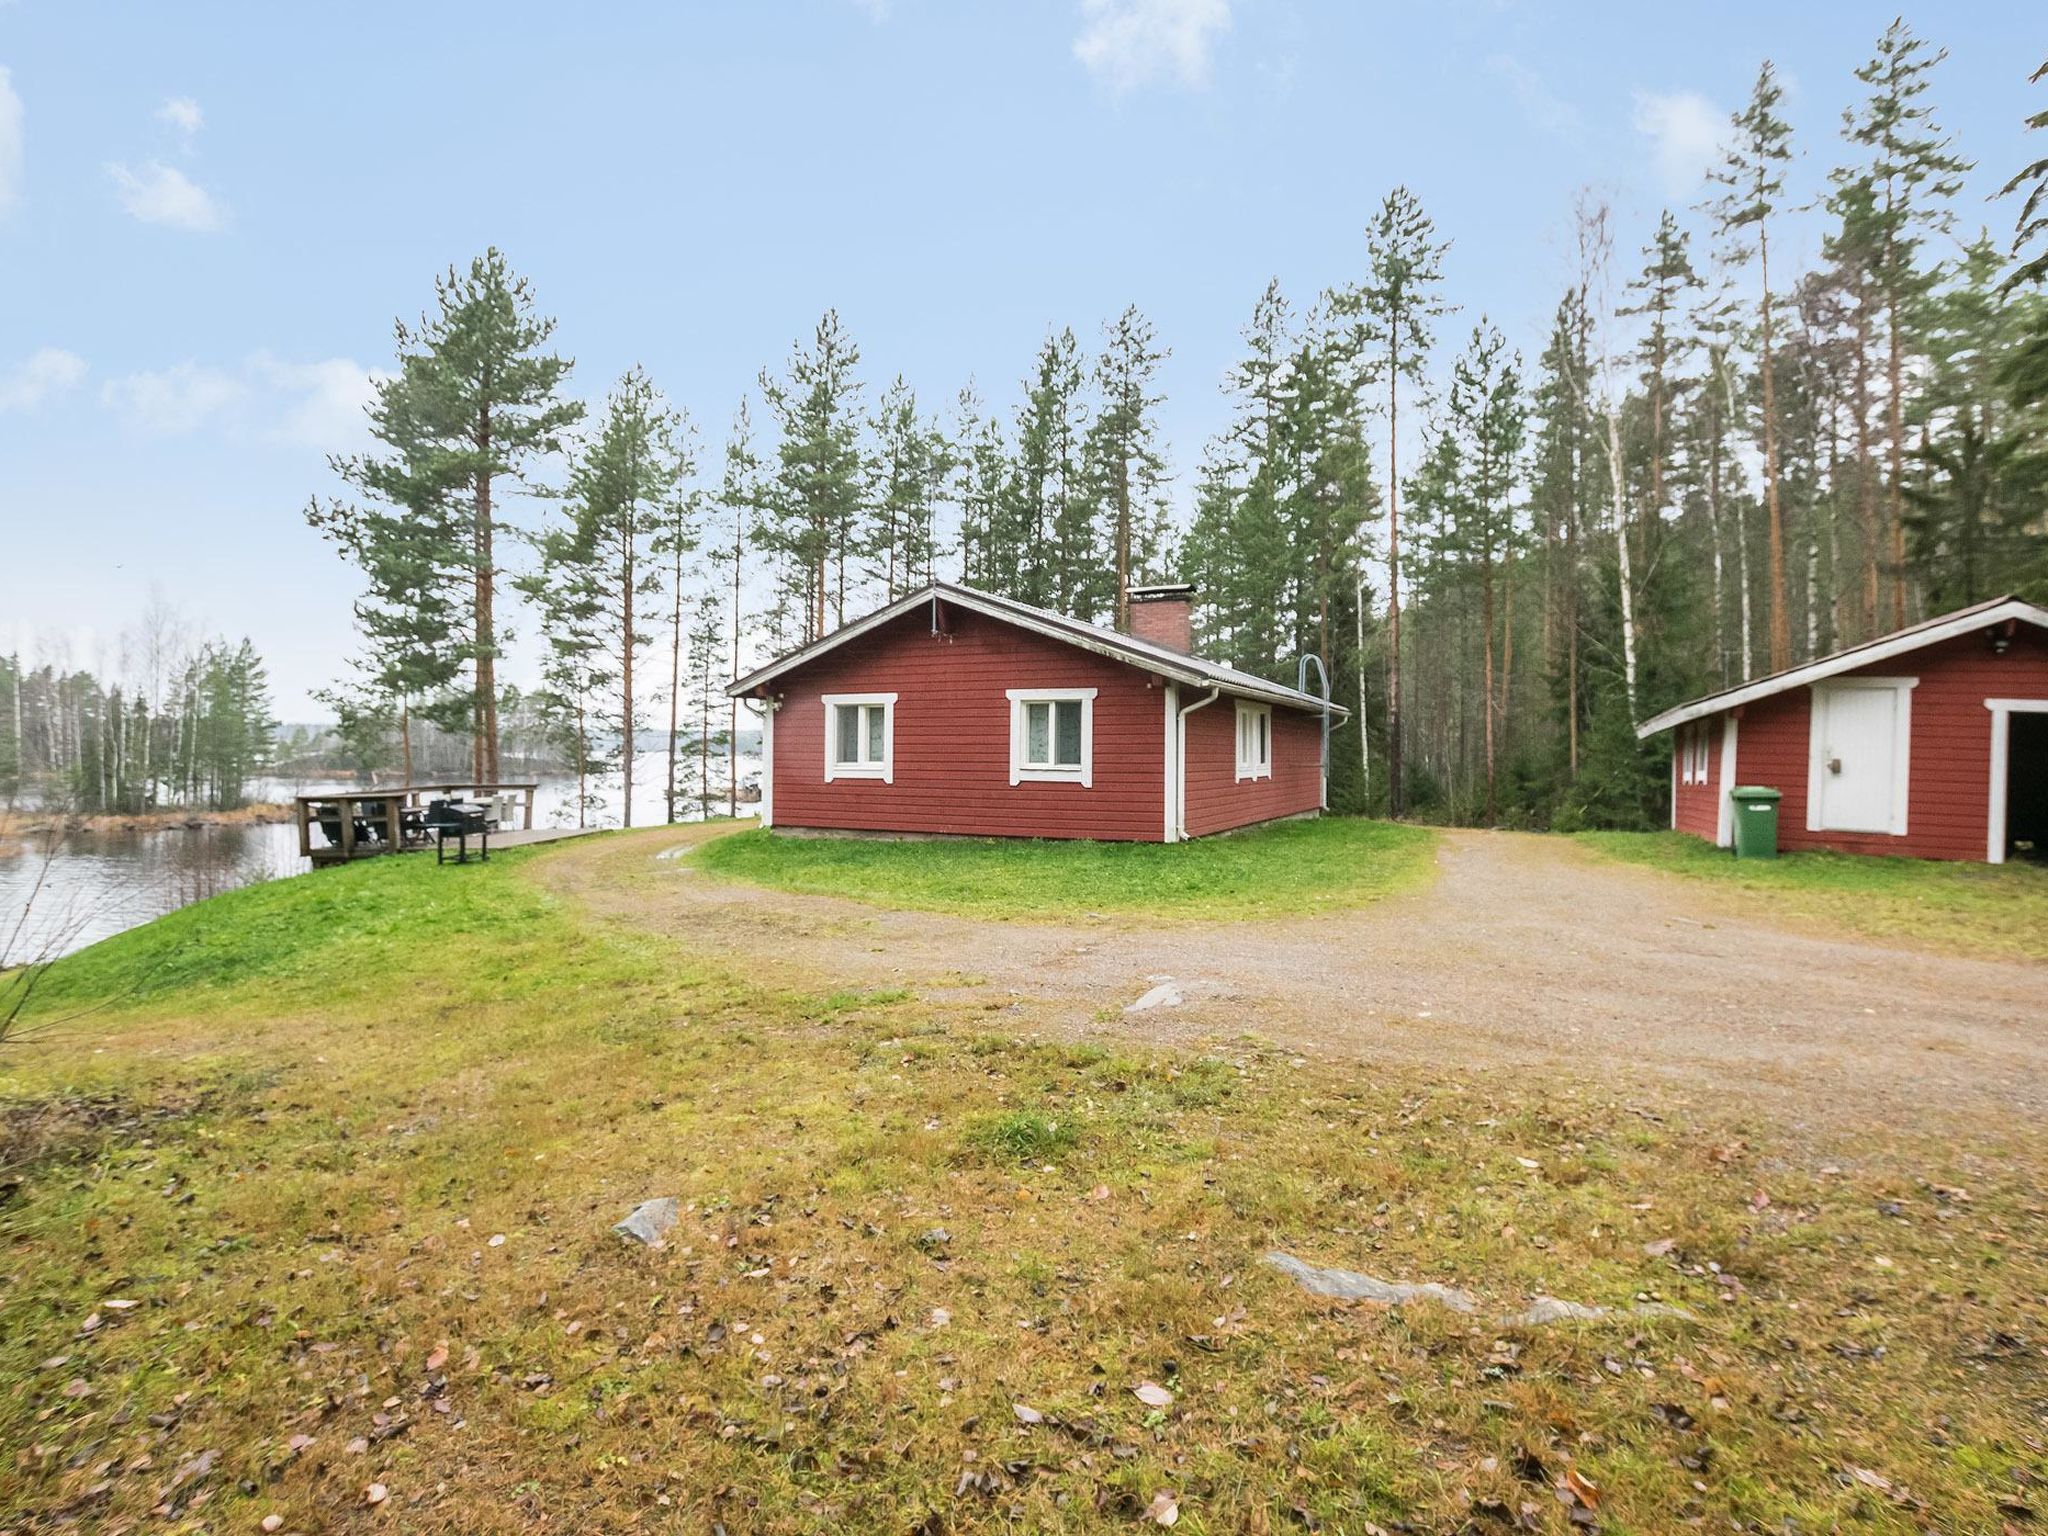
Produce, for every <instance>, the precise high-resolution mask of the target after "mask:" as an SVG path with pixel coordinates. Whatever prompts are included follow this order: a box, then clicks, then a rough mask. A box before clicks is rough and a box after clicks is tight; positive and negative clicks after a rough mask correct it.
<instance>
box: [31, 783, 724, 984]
mask: <svg viewBox="0 0 2048 1536" xmlns="http://www.w3.org/2000/svg"><path fill="white" fill-rule="evenodd" d="M759 770H760V763H759V760H758V759H753V760H750V759H748V758H746V757H742V758H741V759H740V777H741V782H742V783H744V782H746V780H747V779H748V778H749V776H751V775H755V774H758V772H759ZM714 771H715V769H714ZM667 773H668V754H667V753H666V752H644V753H642V754H641V755H640V756H639V757H638V758H636V759H635V760H634V767H633V777H634V784H633V825H634V826H636V827H640V826H658V825H659V824H660V823H661V822H663V821H665V820H666V819H667V810H666V807H665V806H664V805H663V803H662V786H663V784H664V783H665V782H666V778H667ZM689 782H691V781H686V787H687V786H688V783H689ZM334 787H337V786H333V785H326V784H317V783H290V782H279V781H267V780H266V781H258V782H257V783H255V784H253V785H251V786H250V798H251V799H252V800H277V801H289V800H290V799H291V798H292V797H293V796H294V795H302V794H316V793H318V792H319V791H320V790H322V789H329V788H334ZM345 787H351V788H352V787H354V786H345ZM596 788H597V793H599V794H602V795H603V796H604V797H605V799H606V801H607V802H608V806H607V809H605V810H603V811H594V812H592V813H591V814H590V816H589V825H591V826H602V827H615V826H618V825H619V824H620V817H619V813H618V811H617V809H616V807H617V806H618V804H619V803H620V795H619V781H618V779H617V778H616V776H614V777H613V778H612V779H611V780H610V781H609V782H606V781H598V783H597V786H596ZM748 809H749V807H748V806H747V805H746V804H745V802H742V803H741V805H740V812H741V814H742V815H745V814H746V813H747V811H748ZM722 810H723V804H722V802H721V804H720V805H717V806H714V807H713V811H714V812H719V811H722ZM685 819H689V820H694V819H695V817H694V816H693V815H690V814H689V813H685ZM534 825H535V826H537V827H551V826H552V827H562V826H568V827H573V826H575V825H576V781H575V780H574V779H562V778H556V779H544V780H542V781H541V785H540V788H539V789H538V790H537V791H536V792H535V794H534ZM307 867H308V866H307V862H306V860H304V859H303V858H301V857H300V856H299V832H298V828H297V827H295V826H292V825H289V824H286V825H282V826H227V827H195V828H190V829H187V828H182V827H180V828H175V829H169V830H161V831H150V832H75V833H72V834H70V835H69V836H67V837H66V838H65V839H64V841H63V844H62V845H61V846H60V847H59V849H58V850H57V852H56V855H55V856H54V857H53V858H51V859H50V860H48V862H47V864H46V863H45V860H44V858H43V856H42V852H41V850H40V849H39V848H35V847H29V848H25V849H23V850H22V851H21V852H19V853H16V854H14V855H12V856H0V964H8V963H18V962H20V961H24V960H30V959H35V958H37V957H39V956H44V955H47V954H51V953H56V954H68V953H70V952H71V951H73V950H77V949H83V948H84V947H85V946H86V945H88V944H94V943H97V942H98V941H99V940H101V939H104V938H107V937H109V936H110V935H112V934H116V933H120V932H121V931H122V930H124V929H128V928H133V927H136V926H137V925H139V924H142V923H146V922H148V921H150V919H152V918H156V917H161V916H163V914H164V913H166V912H170V911H173V910H175V909H176V908H178V907H182V906H187V905H189V904H190V903H192V902H195V901H201V900H204V899H205V898H206V897H208V896H213V895H217V894H219V893H220V892H221V891H226V890H232V889H234V888H235V887H236V886H241V885H249V884H252V883H254V882H255V881H259V880H276V879H282V878H284V877H287V876H293V875H301V874H305V873H306V872H307Z"/></svg>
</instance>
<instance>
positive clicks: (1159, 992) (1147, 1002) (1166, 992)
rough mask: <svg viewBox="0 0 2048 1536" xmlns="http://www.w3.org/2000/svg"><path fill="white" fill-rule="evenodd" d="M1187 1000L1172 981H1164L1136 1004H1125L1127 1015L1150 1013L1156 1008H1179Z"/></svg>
mask: <svg viewBox="0 0 2048 1536" xmlns="http://www.w3.org/2000/svg"><path fill="white" fill-rule="evenodd" d="M1184 1000H1185V999H1183V998H1182V996H1181V991H1180V988H1179V987H1177V986H1175V985H1174V984H1173V983H1172V982H1170V981H1162V982H1161V983H1159V985H1158V986H1156V987H1154V988H1153V989H1152V990H1151V991H1149V992H1147V993H1146V994H1145V995H1144V996H1143V997H1141V998H1139V999H1138V1000H1137V1001H1136V1002H1135V1003H1126V1004H1124V1012H1125V1013H1149V1012H1151V1011H1152V1010H1153V1009H1154V1008H1178V1007H1179V1006H1180V1005H1181V1003H1182V1002H1183V1001H1184Z"/></svg>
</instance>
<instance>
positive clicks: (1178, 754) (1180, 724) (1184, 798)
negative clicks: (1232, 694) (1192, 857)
mask: <svg viewBox="0 0 2048 1536" xmlns="http://www.w3.org/2000/svg"><path fill="white" fill-rule="evenodd" d="M1222 697H1223V690H1222V689H1221V688H1211V689H1210V690H1209V696H1208V697H1207V698H1206V699H1197V700H1196V701H1195V702H1194V703H1192V704H1183V705H1182V706H1181V707H1180V714H1179V718H1178V719H1177V720H1176V721H1175V722H1174V731H1173V734H1174V757H1175V761H1174V773H1173V788H1174V807H1173V832H1174V836H1176V837H1177V838H1179V839H1180V840H1181V841H1182V842H1186V841H1187V837H1188V716H1189V715H1192V714H1193V713H1194V712H1195V711H1196V710H1198V709H1207V708H1208V707H1209V706H1210V705H1211V704H1214V703H1215V702H1216V701H1217V700H1218V699H1220V698H1222Z"/></svg>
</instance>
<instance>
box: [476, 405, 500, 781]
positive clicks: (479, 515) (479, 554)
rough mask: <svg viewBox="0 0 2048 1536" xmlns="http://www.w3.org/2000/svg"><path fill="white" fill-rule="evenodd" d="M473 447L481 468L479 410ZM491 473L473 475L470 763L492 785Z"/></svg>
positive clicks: (486, 432) (487, 426)
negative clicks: (473, 680) (472, 737)
mask: <svg viewBox="0 0 2048 1536" xmlns="http://www.w3.org/2000/svg"><path fill="white" fill-rule="evenodd" d="M476 447H477V452H478V453H479V454H480V455H481V456H482V457H483V459H484V462H485V464H486V465H488V464H489V462H490V452H491V413H490V408H489V407H488V406H485V407H483V408H481V409H479V410H478V412H477V419H476ZM493 533H494V528H493V513H492V509H491V472H490V470H489V468H484V469H481V470H479V471H478V472H477V476H476V722H477V731H476V740H475V742H474V743H472V745H471V748H470V764H471V767H472V769H473V770H474V775H475V778H476V780H477V782H478V783H479V784H495V783H496V782H497V781H498V633H497V620H496V616H495V612H494V610H495V608H496V602H497V590H498V572H497V569H496V556H495V554H494V552H493V549H492V545H493Z"/></svg>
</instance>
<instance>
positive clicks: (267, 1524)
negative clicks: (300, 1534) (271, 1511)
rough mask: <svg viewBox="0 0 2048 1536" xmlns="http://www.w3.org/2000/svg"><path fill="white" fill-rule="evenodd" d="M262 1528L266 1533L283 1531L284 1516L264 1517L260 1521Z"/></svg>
mask: <svg viewBox="0 0 2048 1536" xmlns="http://www.w3.org/2000/svg"><path fill="white" fill-rule="evenodd" d="M262 1526H263V1529H264V1530H266V1531H281V1530H283V1529H284V1516H283V1515H265V1516H264V1517H263V1520H262Z"/></svg>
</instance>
